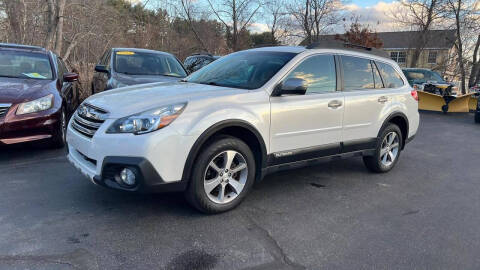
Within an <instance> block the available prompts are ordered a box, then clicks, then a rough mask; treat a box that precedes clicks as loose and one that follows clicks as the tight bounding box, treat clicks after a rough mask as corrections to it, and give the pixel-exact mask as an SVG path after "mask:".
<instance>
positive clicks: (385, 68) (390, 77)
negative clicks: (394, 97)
mask: <svg viewBox="0 0 480 270" xmlns="http://www.w3.org/2000/svg"><path fill="white" fill-rule="evenodd" d="M377 66H378V69H379V70H380V74H381V75H382V78H383V82H384V84H385V87H386V88H398V87H402V86H403V85H404V82H403V80H402V77H401V76H400V74H399V73H398V72H397V71H396V70H395V69H394V68H393V67H392V66H390V65H389V64H385V63H382V62H377Z"/></svg>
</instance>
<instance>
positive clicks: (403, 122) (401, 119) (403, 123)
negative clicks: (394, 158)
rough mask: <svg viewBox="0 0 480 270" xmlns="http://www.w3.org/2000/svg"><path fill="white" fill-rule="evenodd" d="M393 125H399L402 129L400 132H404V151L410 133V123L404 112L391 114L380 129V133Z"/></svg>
mask: <svg viewBox="0 0 480 270" xmlns="http://www.w3.org/2000/svg"><path fill="white" fill-rule="evenodd" d="M389 123H393V124H395V125H397V126H398V127H399V128H400V131H401V132H402V149H403V148H404V147H405V142H406V141H407V139H408V133H409V122H408V117H407V116H406V115H405V114H404V113H402V112H394V113H392V114H390V115H389V116H388V117H387V118H386V119H385V120H384V121H383V124H382V127H381V128H380V131H379V134H380V132H382V130H383V129H384V128H385V127H386V126H387V125H388V124H389Z"/></svg>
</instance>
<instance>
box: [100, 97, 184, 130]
mask: <svg viewBox="0 0 480 270" xmlns="http://www.w3.org/2000/svg"><path fill="white" fill-rule="evenodd" d="M185 106H187V103H179V104H173V105H168V106H163V107H160V108H157V109H154V110H149V111H145V112H142V113H139V114H135V115H131V116H127V117H124V118H120V119H118V120H117V121H115V122H114V123H113V124H112V125H111V126H110V127H109V128H108V129H107V133H133V134H135V135H138V134H144V133H148V132H152V131H155V130H158V129H161V128H164V127H166V126H168V125H169V124H170V123H172V122H173V121H174V120H175V119H176V118H177V117H178V116H179V115H180V114H181V113H182V112H183V110H184V109H185Z"/></svg>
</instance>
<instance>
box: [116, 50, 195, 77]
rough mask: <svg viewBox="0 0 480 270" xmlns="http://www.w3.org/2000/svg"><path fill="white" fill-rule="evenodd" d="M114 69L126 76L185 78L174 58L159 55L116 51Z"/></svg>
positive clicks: (181, 68)
mask: <svg viewBox="0 0 480 270" xmlns="http://www.w3.org/2000/svg"><path fill="white" fill-rule="evenodd" d="M114 67H115V68H114V69H115V71H116V72H118V73H123V74H128V75H157V76H158V75H162V76H172V77H179V78H183V77H185V76H187V73H186V72H185V70H184V69H183V67H182V65H180V63H179V62H178V61H177V59H175V57H173V56H171V55H167V54H159V53H144V52H132V51H117V52H116V53H115V58H114Z"/></svg>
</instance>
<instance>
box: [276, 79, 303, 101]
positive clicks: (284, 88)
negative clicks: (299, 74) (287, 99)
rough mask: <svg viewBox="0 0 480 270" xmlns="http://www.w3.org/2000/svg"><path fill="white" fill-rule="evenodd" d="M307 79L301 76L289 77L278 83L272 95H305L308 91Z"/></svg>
mask: <svg viewBox="0 0 480 270" xmlns="http://www.w3.org/2000/svg"><path fill="white" fill-rule="evenodd" d="M307 87H308V84H307V81H305V80H304V79H300V78H289V79H287V80H285V81H284V82H282V83H280V84H278V85H277V86H276V87H275V89H274V90H273V93H272V96H275V97H279V96H282V95H305V93H306V92H307Z"/></svg>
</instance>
